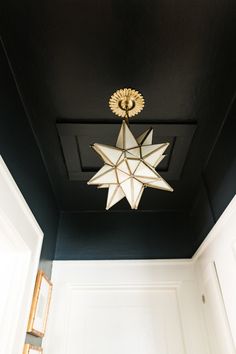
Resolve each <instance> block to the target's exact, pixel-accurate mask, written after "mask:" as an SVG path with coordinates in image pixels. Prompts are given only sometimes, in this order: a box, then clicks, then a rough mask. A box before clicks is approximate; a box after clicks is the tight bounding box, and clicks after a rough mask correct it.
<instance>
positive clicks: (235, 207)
mask: <svg viewBox="0 0 236 354" xmlns="http://www.w3.org/2000/svg"><path fill="white" fill-rule="evenodd" d="M235 211H236V195H235V196H234V197H233V198H232V200H231V202H230V203H229V205H228V206H227V208H226V209H225V210H224V212H223V213H222V215H221V216H220V218H219V219H218V220H217V222H216V223H215V225H214V226H213V228H212V229H211V230H210V232H209V233H208V235H207V237H206V238H205V239H204V240H203V242H202V243H201V245H200V246H199V248H198V249H197V251H196V252H195V253H194V255H193V257H192V260H193V262H196V261H197V259H198V258H199V257H200V256H201V255H202V254H203V253H204V251H205V250H206V249H207V248H208V247H209V246H210V244H211V243H212V242H213V241H214V240H215V239H216V237H217V235H218V233H219V231H220V230H221V229H222V228H223V226H224V225H225V223H226V222H227V221H228V220H229V218H230V217H231V216H232V214H233V213H235Z"/></svg>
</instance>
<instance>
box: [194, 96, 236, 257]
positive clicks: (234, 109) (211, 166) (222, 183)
mask: <svg viewBox="0 0 236 354" xmlns="http://www.w3.org/2000/svg"><path fill="white" fill-rule="evenodd" d="M235 133H236V102H235V101H234V103H233V104H232V106H231V109H230V110H229V113H228V115H227V117H226V120H225V123H224V125H223V126H222V129H221V131H220V133H219V136H218V138H217V140H216V142H215V145H214V146H213V148H212V152H211V154H210V156H209V159H208V161H207V163H206V166H205V168H204V170H203V172H202V181H201V184H200V186H199V187H198V189H197V190H196V199H195V201H194V205H193V209H192V212H191V214H190V224H191V225H192V228H193V232H194V240H195V243H194V246H193V249H194V250H196V249H197V247H198V246H199V245H200V244H201V242H202V241H203V240H204V238H205V237H206V236H207V234H208V232H209V231H210V230H211V228H212V227H213V226H214V224H215V222H216V221H217V220H218V218H219V217H220V216H221V214H222V213H223V211H224V210H225V208H226V207H227V205H228V204H229V203H230V201H231V199H232V198H233V197H234V196H235V194H236V135H235Z"/></svg>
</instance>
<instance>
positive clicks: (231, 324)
mask: <svg viewBox="0 0 236 354" xmlns="http://www.w3.org/2000/svg"><path fill="white" fill-rule="evenodd" d="M193 260H194V262H195V263H196V270H197V274H198V280H199V286H200V291H201V293H202V294H204V296H205V298H206V303H205V306H204V313H205V318H206V324H207V329H208V335H209V341H210V345H211V350H212V353H213V354H231V353H232V354H233V353H236V197H234V198H233V200H232V201H231V203H230V204H229V206H228V207H227V208H226V210H225V212H224V213H223V214H222V216H221V217H220V219H219V220H218V222H217V223H216V225H215V226H214V227H213V229H212V230H211V232H210V233H209V235H208V237H207V238H206V239H205V241H204V242H203V244H202V245H201V247H200V248H199V250H198V251H197V253H196V254H195V255H194V257H193Z"/></svg>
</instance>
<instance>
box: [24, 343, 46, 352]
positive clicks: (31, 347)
mask: <svg viewBox="0 0 236 354" xmlns="http://www.w3.org/2000/svg"><path fill="white" fill-rule="evenodd" d="M31 352H32V354H33V353H35V352H38V353H40V354H42V353H43V348H41V347H35V346H34V345H31V344H25V345H24V350H23V354H31Z"/></svg>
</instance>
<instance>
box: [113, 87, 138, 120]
mask: <svg viewBox="0 0 236 354" xmlns="http://www.w3.org/2000/svg"><path fill="white" fill-rule="evenodd" d="M109 106H110V109H111V110H112V112H113V113H114V114H116V115H117V116H119V117H122V118H125V117H127V115H128V116H129V118H130V117H133V116H135V115H136V114H138V113H139V112H141V111H142V109H143V107H144V98H143V96H142V95H141V93H139V92H138V91H136V90H134V89H131V88H124V89H120V90H117V91H116V92H115V93H113V95H112V96H111V98H110V100H109Z"/></svg>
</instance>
